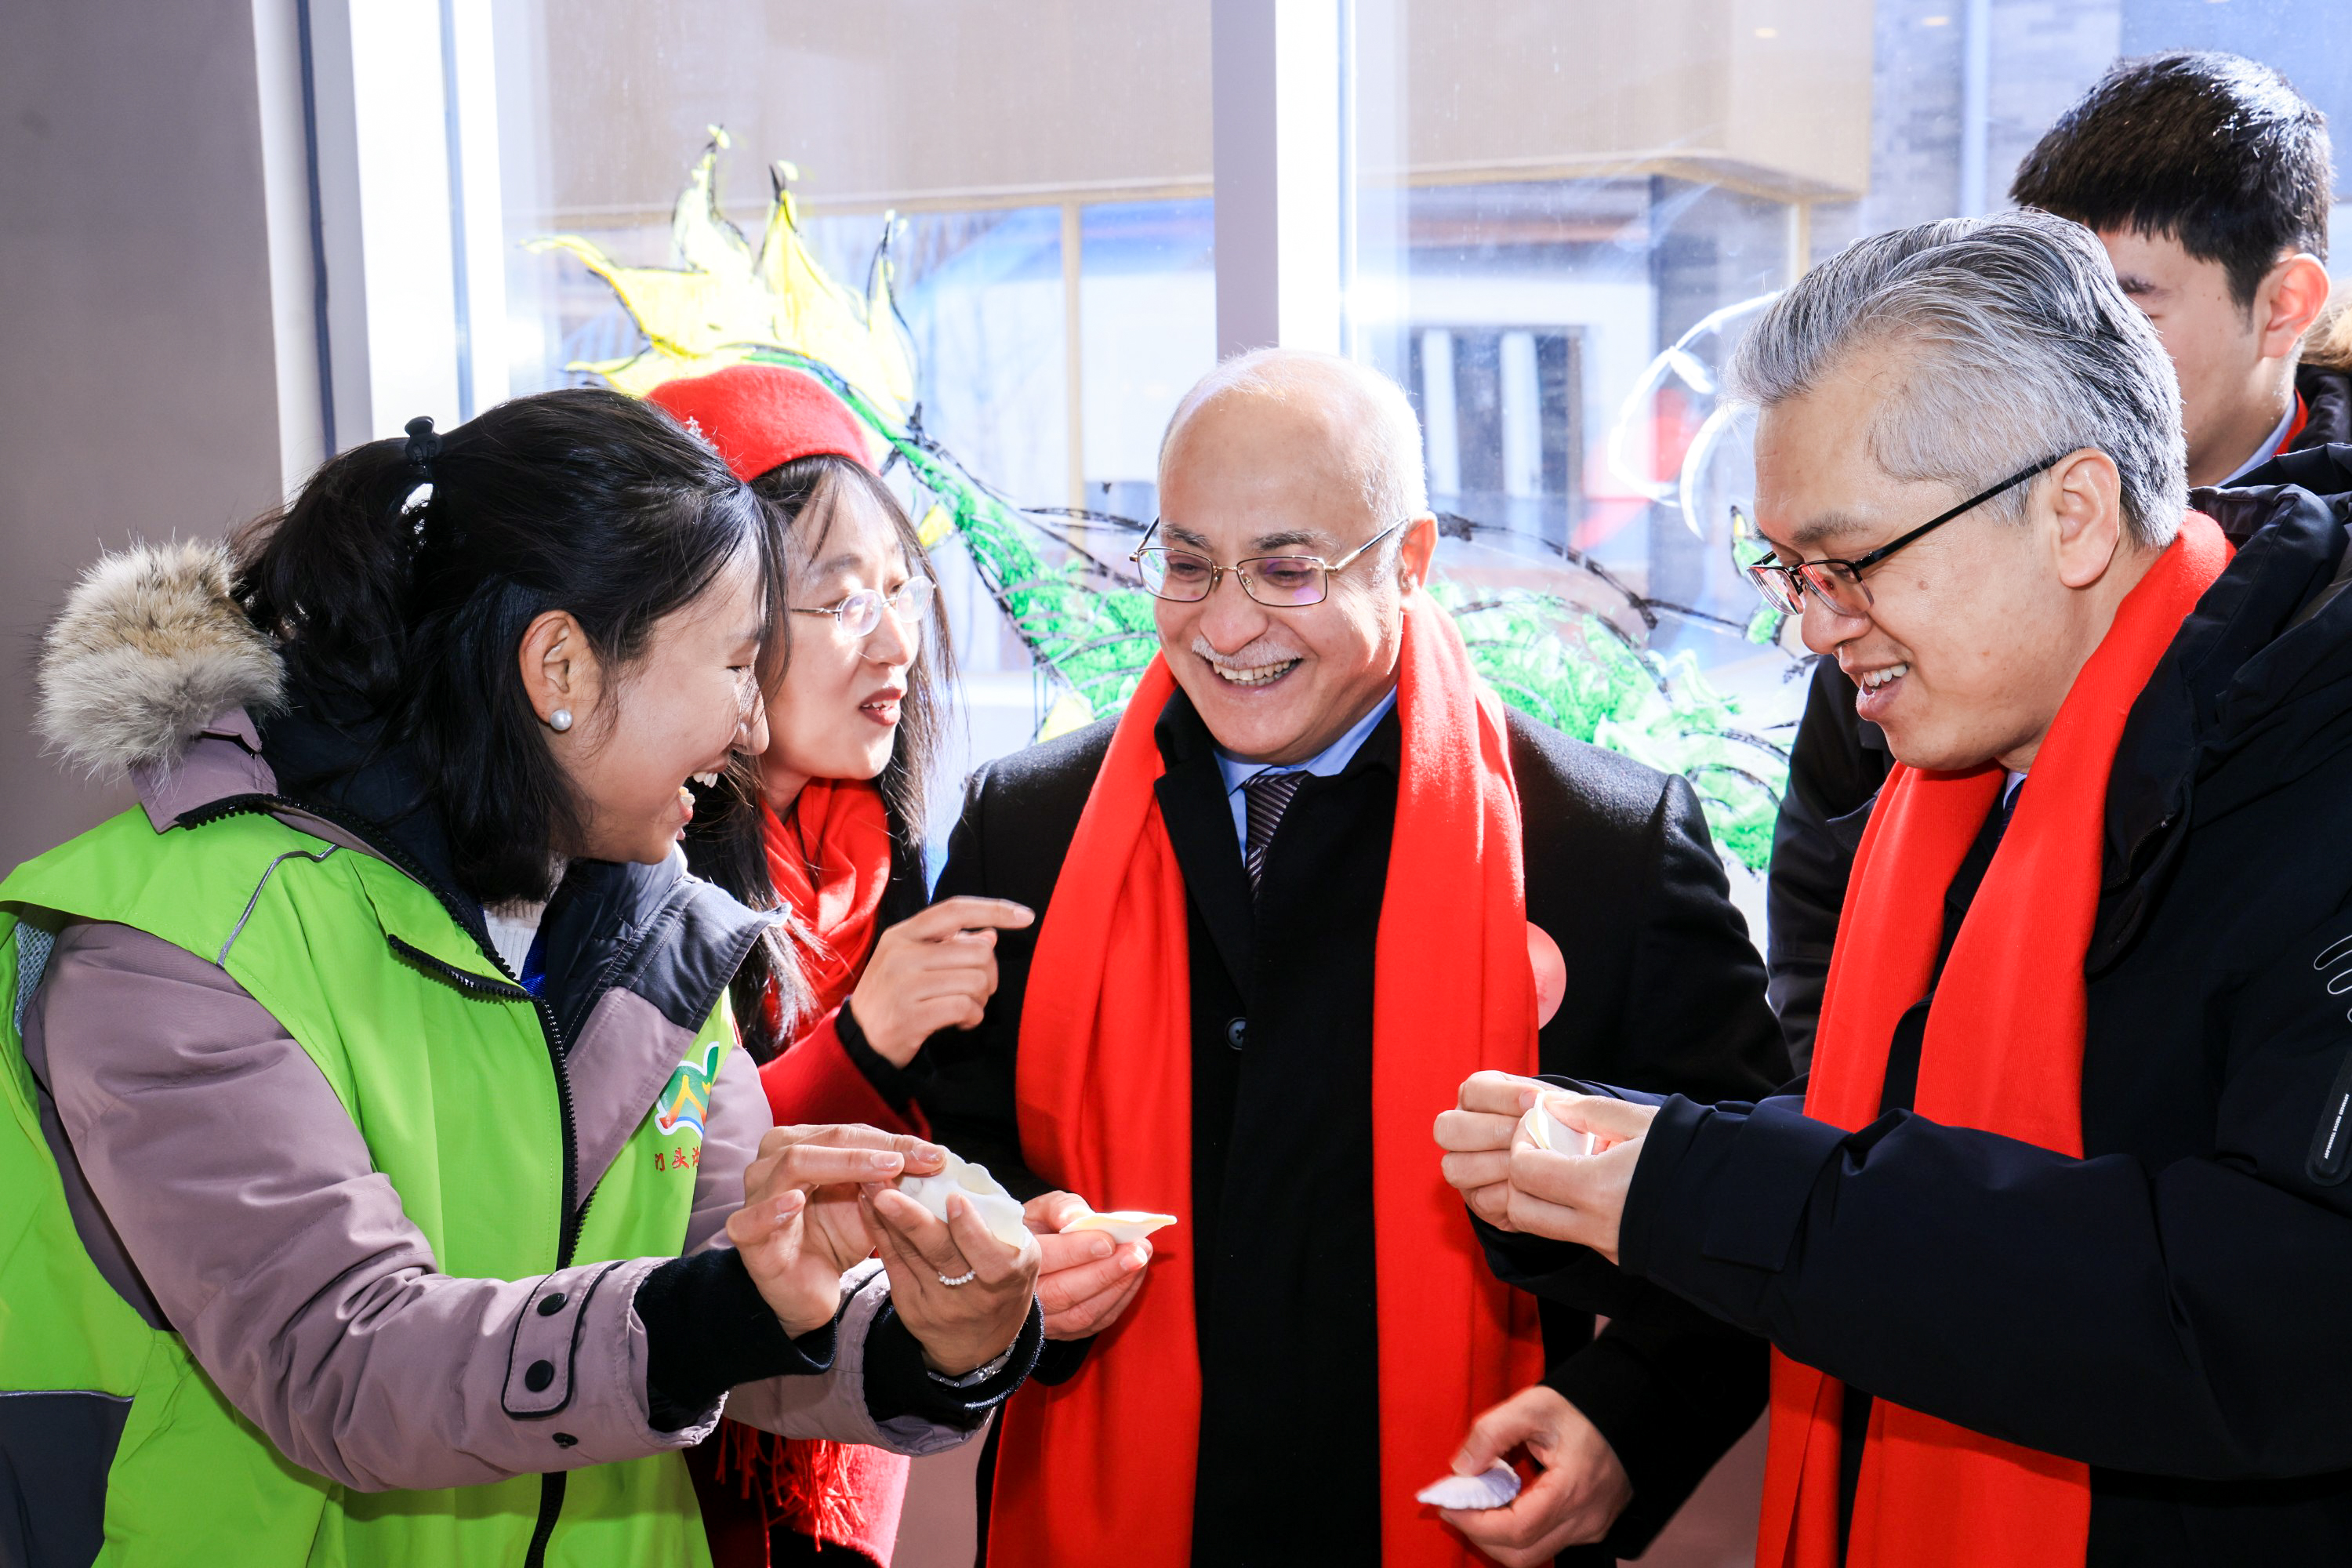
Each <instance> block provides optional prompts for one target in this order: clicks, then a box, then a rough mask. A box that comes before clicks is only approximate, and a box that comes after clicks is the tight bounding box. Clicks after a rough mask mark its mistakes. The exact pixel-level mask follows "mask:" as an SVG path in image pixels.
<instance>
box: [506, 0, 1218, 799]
mask: <svg viewBox="0 0 2352 1568" xmlns="http://www.w3.org/2000/svg"><path fill="white" fill-rule="evenodd" d="M493 15H494V20H495V27H494V37H495V55H496V61H497V67H496V68H497V72H498V82H499V124H498V140H499V174H500V179H501V186H502V189H501V196H500V203H501V206H502V209H503V220H502V221H503V231H504V232H503V238H504V241H505V247H504V254H505V256H506V258H507V265H506V279H505V280H506V286H507V300H508V308H507V311H506V316H507V319H506V321H505V322H504V323H503V327H504V331H503V341H502V342H499V343H498V344H496V345H495V346H494V347H490V346H489V345H485V346H486V347H490V352H494V353H499V354H500V355H501V356H502V357H503V360H504V362H505V363H506V364H507V366H508V370H509V379H510V384H511V386H512V389H513V390H514V391H515V392H518V393H521V392H530V391H534V390H538V389H541V388H544V387H549V386H557V385H562V384H571V383H577V382H582V381H585V380H592V379H594V378H593V375H591V374H590V373H588V372H586V371H585V370H583V369H582V368H581V367H582V366H584V365H588V364H604V365H608V366H609V365H611V364H613V363H615V362H623V361H627V360H629V359H630V358H631V357H632V356H634V355H637V354H639V353H643V352H644V351H646V349H647V347H648V339H647V337H646V331H645V330H644V329H643V327H642V326H641V324H640V322H639V321H637V320H636V319H634V318H633V316H632V313H631V311H630V310H629V309H627V308H625V305H624V303H623V302H622V300H620V299H619V298H617V297H616V294H615V291H614V289H613V288H612V287H610V286H608V284H607V283H606V282H605V280H604V279H602V278H599V277H598V276H597V275H596V274H595V272H594V271H593V270H592V269H591V268H590V266H589V265H587V264H586V261H585V260H584V259H583V249H582V248H575V249H562V248H558V249H549V248H545V247H535V246H534V245H533V242H534V241H539V240H542V239H544V238H546V237H551V236H559V235H570V236H575V237H578V238H579V239H580V240H581V241H583V242H584V247H593V251H594V252H595V253H596V254H598V255H600V256H602V257H604V258H610V260H611V261H612V262H614V263H615V264H618V265H620V266H623V267H635V268H678V267H681V266H683V265H685V264H686V260H687V258H686V256H685V255H683V254H682V253H681V250H680V236H678V235H675V234H674V233H673V224H672V218H673V211H674V209H675V208H676V206H677V203H678V200H679V196H680V194H681V192H683V191H685V190H686V189H687V188H688V181H689V179H690V178H691V177H692V175H693V173H694V171H695V169H696V166H697V163H698V159H700V158H701V157H702V156H703V154H704V152H705V149H706V146H707V145H708V144H709V143H710V142H711V141H712V138H713V134H714V128H723V130H724V132H725V139H726V142H727V145H726V146H725V148H724V149H723V151H721V152H720V153H719V156H718V158H717V160H716V163H715V165H714V171H713V174H712V175H711V180H712V188H713V192H714V197H715V201H716V203H717V206H718V209H719V215H720V216H722V217H723V219H724V220H725V221H726V222H727V223H731V224H732V225H733V226H734V227H735V228H736V229H737V230H739V231H740V234H741V235H742V236H743V237H744V243H745V244H746V245H747V246H748V247H750V248H751V249H756V248H757V247H759V246H760V244H761V237H762V230H763V227H764V226H766V224H767V223H768V221H769V216H770V211H771V202H772V199H773V195H774V192H775V190H776V189H777V188H778V184H779V182H782V184H783V185H785V186H786V187H787V188H788V189H789V191H790V195H791V199H792V201H793V204H794V205H793V211H794V216H796V217H797V220H798V228H797V233H798V236H799V239H800V242H801V243H802V244H803V245H804V247H805V248H806V252H807V255H808V257H809V258H812V259H813V260H814V263H815V264H816V265H817V266H818V267H820V268H822V269H823V271H824V273H825V274H826V275H827V276H829V277H830V278H831V279H834V280H835V281H836V282H837V283H839V284H841V285H843V286H845V289H848V290H849V291H850V292H851V294H852V295H853V296H856V297H858V298H860V299H863V298H864V297H865V296H866V295H867V293H868V290H869V288H870V284H871V280H872V277H873V272H874V268H875V261H876V256H877V246H879V245H880V244H881V242H882V240H883V239H884V237H885V234H886V228H887V234H888V253H887V254H888V263H889V279H888V281H889V289H890V298H891V300H892V303H893V304H894V305H895V307H896V310H897V313H898V317H899V319H900V320H901V321H902V322H903V326H904V334H905V342H906V343H907V345H908V348H910V349H911V353H912V361H913V378H912V387H911V398H910V399H909V400H908V405H907V406H905V407H904V408H899V409H895V410H891V411H890V412H893V413H896V414H898V415H902V416H908V417H910V418H919V428H920V431H921V433H922V435H923V436H924V437H928V438H929V440H930V441H933V442H936V443H938V444H939V446H940V447H942V448H944V450H945V451H946V452H947V453H948V454H950V455H951V457H952V458H953V459H954V461H955V462H956V463H957V464H958V465H960V468H961V474H962V475H963V476H965V477H967V478H968V479H970V480H971V481H972V482H973V483H974V484H975V485H976V486H978V487H982V488H984V489H986V490H987V491H989V492H992V493H993V494H994V495H998V496H1002V497H1003V498H1006V499H1007V500H1011V501H1012V502H1013V503H1015V504H1016V505H1018V506H1022V507H1031V508H1043V509H1052V510H1053V511H1054V512H1055V514H1057V515H1052V516H1048V517H1045V518H1043V519H1032V520H1030V521H1027V522H1022V523H1020V524H1019V526H1018V528H1017V529H1016V532H1017V533H1018V535H1019V537H1018V539H1017V540H1016V541H1015V543H1016V544H1017V545H1018V548H1017V549H1015V550H1013V552H1011V553H1010V554H1007V553H1005V552H997V553H996V554H994V555H989V556H986V557H985V558H983V556H982V554H981V553H979V552H972V551H969V550H967V549H965V548H961V544H962V542H963V541H962V538H961V535H959V534H958V533H956V532H954V531H950V533H949V534H948V535H947V536H946V538H945V541H944V542H943V543H942V544H941V545H940V547H939V548H938V549H937V551H936V554H937V556H938V560H937V561H936V562H935V566H936V568H937V575H938V576H939V579H940V593H941V598H942V602H943V604H944V605H945V606H946V613H947V615H948V617H949V621H950V627H951V630H952V633H953V635H954V637H955V639H956V645H957V650H958V656H959V661H960V663H961V665H962V667H963V672H964V675H965V678H966V679H965V695H966V698H967V710H968V713H969V717H970V721H971V723H970V730H971V745H972V752H973V755H974V756H975V757H986V756H989V755H992V754H995V753H997V752H1003V751H1007V750H1011V749H1012V748H1013V747H1014V746H1016V745H1019V744H1022V743H1025V742H1027V741H1028V740H1029V739H1030V738H1031V737H1032V736H1033V735H1034V733H1035V732H1036V731H1037V729H1038V726H1039V725H1040V723H1041V722H1042V721H1045V719H1046V718H1047V717H1048V713H1049V710H1052V709H1053V707H1054V704H1055V700H1056V699H1057V697H1058V696H1059V695H1060V691H1061V689H1060V688H1058V687H1057V686H1055V684H1054V683H1050V682H1048V681H1045V680H1042V679H1038V678H1037V676H1036V674H1035V663H1036V658H1037V656H1038V654H1039V652H1040V649H1041V647H1047V646H1051V647H1056V648H1058V647H1060V646H1061V645H1059V644H1055V643H1053V642H1052V637H1051V634H1052V633H1053V632H1054V631H1055V629H1056V628H1057V627H1063V623H1064V622H1066V619H1067V616H1066V614H1065V613H1064V610H1063V607H1062V606H1060V605H1056V604H1046V603H1044V602H1043V601H1040V600H1039V599H1038V595H1036V594H1035V593H1034V592H1026V593H1025V595H1024V590H1023V589H1022V584H1024V582H1025V583H1031V584H1034V581H1035V580H1036V579H1038V578H1040V577H1041V576H1051V575H1053V574H1056V573H1058V572H1060V571H1061V570H1062V569H1063V568H1064V567H1065V565H1066V563H1070V562H1072V561H1073V560H1074V559H1077V558H1080V557H1085V556H1097V557H1100V558H1103V559H1105V560H1109V561H1118V562H1123V560H1124V557H1125V556H1126V554H1127V552H1129V550H1131V549H1132V548H1133V547H1134V543H1135V540H1134V537H1133V531H1132V530H1124V529H1118V528H1109V529H1089V528H1088V527H1087V525H1086V524H1085V523H1084V522H1083V521H1081V520H1078V519H1074V518H1072V517H1070V516H1069V515H1068V514H1069V513H1070V512H1071V511H1072V510H1080V509H1084V510H1094V511H1101V512H1108V513H1112V514H1116V515H1118V516H1119V517H1123V518H1128V519H1133V520H1137V521H1141V520H1147V519H1149V518H1150V515H1151V513H1152V510H1153V495H1154V470H1155V467H1156V463H1155V458H1156V453H1157V449H1158V443H1159V437H1160V426H1162V424H1164V422H1165V420H1166V418H1167V416H1168V414H1169V413H1170V412H1171V410H1172V408H1173V407H1174V405H1175V400H1176V398H1177V397H1178V396H1179V395H1181V393H1182V392H1183V390H1184V388H1185V387H1186V386H1188V385H1189V384H1191V383H1192V381H1193V380H1194V379H1195V378H1196V377H1198V376H1199V375H1200V374H1202V372H1204V371H1206V370H1207V369H1208V368H1209V367H1210V366H1211V365H1212V364H1213V363H1214V361H1215V306H1214V281H1213V271H1212V253H1211V233H1212V207H1211V203H1210V167H1211V160H1210V123H1209V74H1208V73H1209V29H1208V19H1209V8H1208V5H1207V0H1183V3H1180V4H1173V5H1169V4H1144V3H1141V0H882V3H877V4H874V5H856V6H849V5H825V4H822V3H818V0H564V3H563V4H562V5H557V4H554V3H553V0H494V5H493ZM887 215H896V216H895V220H892V219H890V218H889V217H888V216H887ZM686 243H687V244H688V245H689V246H693V247H714V246H715V247H719V248H721V249H722V250H723V249H724V248H725V247H726V245H727V243H728V241H727V239H726V237H725V235H724V233H723V231H721V230H719V229H716V228H711V227H709V226H700V231H698V233H697V234H695V235H693V236H689V237H686ZM746 257H747V258H748V251H747V252H746ZM735 265H736V267H737V269H738V270H739V271H741V272H743V273H744V275H745V277H746V279H749V278H750V276H751V273H750V267H749V262H748V259H743V260H740V261H738V262H736V263H735ZM656 281H657V282H658V281H659V280H658V279H657V280H656ZM757 303H758V300H757V298H756V296H754V297H751V305H749V306H747V304H746V297H745V296H743V295H741V294H740V293H729V294H726V295H725V297H724V298H723V299H720V298H718V297H716V296H714V297H713V298H712V300H710V301H709V304H710V311H711V313H713V314H715V315H718V316H719V317H721V318H723V321H724V323H725V326H724V330H723V331H722V330H720V329H719V328H718V327H713V328H711V329H710V331H709V332H707V333H706V334H705V336H706V337H709V338H710V339H711V342H712V343H714V344H715V343H716V342H725V341H730V334H734V333H737V332H739V331H745V330H749V328H747V326H746V323H747V322H748V323H750V327H754V328H757V329H758V331H754V332H753V335H754V336H761V335H762V334H764V333H769V332H770V331H772V329H771V327H770V325H769V324H768V323H767V322H765V321H764V319H759V311H758V310H756V309H752V308H751V306H755V305H756V304H757ZM684 313H685V314H686V315H693V314H694V311H693V310H685V311H684ZM661 330H662V329H661V327H660V325H659V323H656V331H661ZM714 334H715V335H714ZM787 335H789V334H787ZM706 346H709V345H706ZM819 357H824V356H823V355H822V354H820V355H819ZM717 363H718V362H713V363H709V364H708V365H704V366H702V367H701V368H706V369H708V368H716V364H717ZM840 368H842V369H844V370H845V371H847V370H848V368H849V367H848V366H846V365H844V366H842V367H840ZM893 477H894V480H895V481H896V482H898V483H900V484H901V485H902V487H903V488H904V489H906V490H907V493H908V496H909V499H910V500H913V501H915V502H916V503H917V504H918V505H928V503H929V498H930V491H929V489H927V488H926V487H925V486H923V485H920V484H918V483H915V482H913V481H912V480H910V479H908V475H907V473H906V472H905V471H904V469H903V468H902V469H901V470H900V471H898V472H897V473H895V474H894V476H893ZM949 510H950V511H952V510H954V509H953V508H951V507H950V509H949ZM1039 523H1042V525H1043V526H1042V527H1041V526H1035V525H1036V524H1039ZM1080 563H1081V564H1083V561H1081V562H1080ZM1049 596H1050V595H1049ZM1016 601H1017V602H1016ZM1033 601H1034V602H1033ZM1008 608H1010V610H1011V611H1012V613H1011V614H1008V613H1007V611H1008ZM1063 629H1067V628H1066V627H1063ZM1075 715H1076V710H1067V711H1065V712H1064V713H1063V714H1062V718H1063V720H1064V721H1066V720H1068V719H1069V718H1071V717H1074V716H1075ZM959 733H961V727H959ZM966 760H967V759H965V758H961V757H950V758H948V759H945V763H944V765H943V767H942V770H941V771H942V773H943V774H944V775H946V776H949V777H950V778H960V777H961V774H962V773H963V771H964V769H963V763H964V762H965V761H966Z"/></svg>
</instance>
